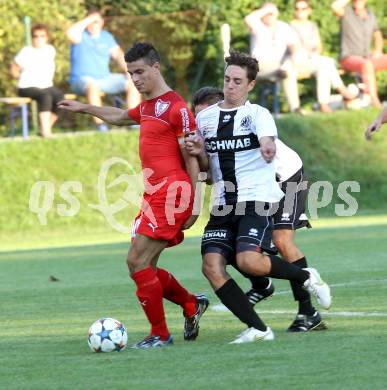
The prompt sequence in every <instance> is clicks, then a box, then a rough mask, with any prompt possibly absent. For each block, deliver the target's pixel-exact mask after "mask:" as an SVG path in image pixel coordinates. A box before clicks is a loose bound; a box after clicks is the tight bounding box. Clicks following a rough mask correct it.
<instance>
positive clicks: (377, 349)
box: [0, 225, 387, 390]
mask: <svg viewBox="0 0 387 390" xmlns="http://www.w3.org/2000/svg"><path fill="white" fill-rule="evenodd" d="M386 236H387V226H386V225H374V226H357V227H341V228H324V229H314V230H313V229H312V230H310V231H300V232H299V234H298V243H299V244H300V247H301V248H303V249H304V251H305V252H306V254H307V257H308V259H309V260H310V263H311V264H313V265H314V266H316V267H317V268H318V269H319V270H320V271H321V273H322V275H323V276H324V278H325V279H326V280H327V281H328V282H329V283H330V284H331V286H332V294H333V299H334V300H333V306H332V308H331V310H330V312H327V313H323V316H324V319H325V321H326V322H327V324H328V326H329V330H328V331H325V332H312V333H309V334H287V333H286V331H285V329H286V328H287V326H288V325H289V324H290V322H291V321H292V319H293V317H294V314H295V303H294V301H293V299H292V296H291V293H290V291H289V285H288V283H285V282H284V281H276V286H277V296H275V297H273V298H271V299H270V300H267V301H265V302H262V303H261V304H260V305H259V308H258V309H259V311H260V312H261V313H262V318H263V319H264V320H265V321H266V322H267V324H268V325H270V326H271V327H272V329H273V330H274V332H275V335H276V340H275V341H274V342H261V343H253V344H249V345H239V346H233V345H228V344H227V343H228V342H229V341H231V340H232V339H233V338H234V337H235V335H236V334H238V333H239V332H240V331H241V330H243V328H244V327H243V325H242V324H241V323H239V322H238V320H237V319H236V318H234V317H233V316H232V315H230V314H227V313H216V312H214V311H212V310H211V308H209V310H208V311H207V313H206V314H205V316H204V317H203V319H202V323H201V332H200V336H199V338H198V340H197V341H196V342H194V343H189V342H184V341H183V339H182V324H183V319H182V315H181V311H180V309H179V308H177V307H175V306H174V305H172V304H170V303H166V304H165V307H166V312H167V320H168V323H169V327H170V330H171V332H172V334H173V335H174V338H175V345H174V346H173V347H169V348H165V349H160V350H152V351H135V350H129V349H127V350H124V351H123V352H121V353H111V354H94V353H91V352H90V351H89V349H88V346H87V342H86V333H87V329H88V326H89V325H90V324H91V323H92V322H93V321H94V320H96V319H97V318H99V317H102V316H112V317H115V318H117V319H119V320H121V321H123V322H124V324H125V325H126V327H127V330H128V333H129V343H134V342H136V341H138V340H139V339H141V338H142V337H143V336H144V335H145V334H146V332H147V331H148V325H147V321H146V320H145V317H144V314H143V312H142V311H141V308H140V307H139V305H138V303H137V302H136V299H135V296H134V285H133V282H132V281H131V280H130V279H129V277H128V275H127V270H126V267H125V262H124V258H125V255H126V252H127V248H128V243H127V242H124V243H111V244H104V245H89V246H72V247H71V246H68V247H63V248H51V249H48V248H46V249H39V250H23V251H22V250H19V251H12V252H2V253H0V307H1V311H0V313H1V314H0V335H1V341H0V388H1V389H7V390H12V389H18V390H19V389H37V390H38V389H39V390H42V389H81V390H84V389H106V388H109V389H114V390H117V389H136V390H137V389H152V390H153V389H155V390H164V389H165V390H170V389H188V390H189V389H209V388H211V389H222V390H227V389H235V388H237V389H238V390H241V389H365V388H367V389H384V388H385V378H386V376H385V372H386V369H387V361H386V354H385V351H386V343H387V302H386V296H387V265H386V264H387V253H386V251H385V247H386V246H385V238H386ZM199 244H200V240H199V238H188V239H187V240H186V241H185V242H184V243H183V244H182V245H180V246H178V247H176V248H173V249H170V250H167V251H166V252H165V253H164V255H163V257H162V259H161V260H160V264H161V266H163V267H166V268H167V269H169V270H170V271H171V272H173V273H174V274H175V275H176V277H177V278H178V279H179V280H180V281H181V282H183V283H184V285H185V286H187V288H189V289H191V290H192V291H195V292H207V293H208V294H209V297H210V300H211V302H212V303H213V304H215V303H216V302H217V301H218V300H217V299H216V296H215V295H214V293H213V292H212V291H211V289H210V287H209V285H208V283H207V281H206V280H205V279H204V278H203V276H202V275H201V272H200V263H201V261H200V257H199V252H200V251H199ZM50 275H54V276H56V277H57V278H59V280H60V281H59V282H49V276H50ZM233 275H235V276H236V278H237V280H238V281H239V282H240V284H241V285H242V286H243V287H244V288H247V286H248V284H247V282H246V280H244V279H242V278H241V277H239V276H237V275H236V274H234V273H233Z"/></svg>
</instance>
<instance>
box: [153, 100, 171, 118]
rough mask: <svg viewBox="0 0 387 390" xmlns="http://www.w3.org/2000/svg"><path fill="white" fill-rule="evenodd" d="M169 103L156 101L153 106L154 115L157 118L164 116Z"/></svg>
mask: <svg viewBox="0 0 387 390" xmlns="http://www.w3.org/2000/svg"><path fill="white" fill-rule="evenodd" d="M170 104H171V102H164V101H162V100H161V99H158V100H157V102H156V104H155V114H156V116H157V117H159V116H161V115H163V114H164V112H165V111H167V110H168V107H169V106H170Z"/></svg>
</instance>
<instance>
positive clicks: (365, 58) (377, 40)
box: [331, 0, 387, 107]
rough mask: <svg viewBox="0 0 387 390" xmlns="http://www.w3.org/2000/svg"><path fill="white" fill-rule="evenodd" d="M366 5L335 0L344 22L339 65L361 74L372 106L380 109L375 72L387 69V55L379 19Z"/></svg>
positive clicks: (335, 9) (361, 1) (359, 1)
mask: <svg viewBox="0 0 387 390" xmlns="http://www.w3.org/2000/svg"><path fill="white" fill-rule="evenodd" d="M350 3H352V4H350ZM366 4H367V0H352V1H351V0H336V1H334V2H333V3H332V5H331V7H332V10H333V12H334V13H335V14H336V15H337V16H338V17H339V18H340V19H341V37H340V39H341V47H340V64H341V66H342V68H343V69H344V70H346V71H349V72H356V73H359V74H360V75H361V78H362V80H363V82H364V84H365V86H366V92H368V93H369V95H370V97H371V102H372V104H373V105H375V106H377V107H380V106H381V103H380V100H379V97H378V91H377V84H376V75H375V72H377V71H379V70H387V55H385V54H383V37H382V34H381V32H380V30H379V29H378V25H377V21H376V17H375V15H374V13H373V12H372V11H371V10H370V9H369V8H367V7H366ZM372 41H373V50H372V51H371V43H372Z"/></svg>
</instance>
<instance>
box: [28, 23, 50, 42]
mask: <svg viewBox="0 0 387 390" xmlns="http://www.w3.org/2000/svg"><path fill="white" fill-rule="evenodd" d="M35 31H45V32H46V34H47V37H48V38H49V35H50V33H49V31H48V27H47V25H45V24H43V23H35V24H34V25H33V26H32V27H31V35H34V33H35Z"/></svg>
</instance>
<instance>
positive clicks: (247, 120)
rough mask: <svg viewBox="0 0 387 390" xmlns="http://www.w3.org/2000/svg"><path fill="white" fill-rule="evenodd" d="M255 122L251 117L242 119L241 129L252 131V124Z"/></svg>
mask: <svg viewBox="0 0 387 390" xmlns="http://www.w3.org/2000/svg"><path fill="white" fill-rule="evenodd" d="M252 121H253V120H252V119H251V116H250V115H247V116H245V117H244V118H242V120H241V127H242V128H243V129H244V130H248V129H250V127H251V122H252Z"/></svg>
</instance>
